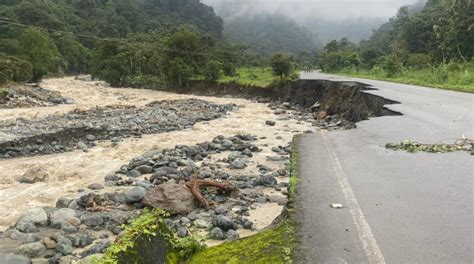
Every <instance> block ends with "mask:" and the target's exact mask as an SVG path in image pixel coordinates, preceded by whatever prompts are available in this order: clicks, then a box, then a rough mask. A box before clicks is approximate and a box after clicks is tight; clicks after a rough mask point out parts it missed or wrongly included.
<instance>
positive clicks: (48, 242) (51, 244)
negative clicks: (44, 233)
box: [43, 237, 56, 249]
mask: <svg viewBox="0 0 474 264" xmlns="http://www.w3.org/2000/svg"><path fill="white" fill-rule="evenodd" d="M43 244H44V245H45V247H46V248H47V249H54V248H56V241H54V240H52V239H51V238H49V237H45V238H43Z"/></svg>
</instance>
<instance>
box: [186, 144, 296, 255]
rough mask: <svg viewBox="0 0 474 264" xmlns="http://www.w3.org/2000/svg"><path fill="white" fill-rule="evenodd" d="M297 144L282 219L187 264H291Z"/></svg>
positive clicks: (202, 252) (204, 252)
mask: <svg viewBox="0 0 474 264" xmlns="http://www.w3.org/2000/svg"><path fill="white" fill-rule="evenodd" d="M297 141H298V138H297V137H295V138H294V140H293V148H292V154H291V159H290V171H291V177H290V186H289V196H290V199H289V200H290V202H289V205H288V207H287V214H285V219H284V220H283V221H282V222H281V223H280V224H278V225H277V226H275V227H272V228H270V229H268V230H265V231H262V232H260V233H258V234H256V235H253V236H250V237H246V238H243V239H240V240H237V241H233V242H228V243H224V244H222V245H219V246H216V247H211V248H207V249H205V250H203V251H201V252H199V253H197V254H196V255H194V256H193V257H192V258H191V260H190V261H189V262H187V263H188V264H201V263H206V264H237V263H238V264H245V263H249V264H250V263H251V264H267V263H272V264H283V263H285V264H286V263H292V262H293V261H292V260H293V251H294V244H295V232H296V223H295V219H294V204H295V199H296V191H297V185H298V176H297V162H298V155H297V148H296V142H297Z"/></svg>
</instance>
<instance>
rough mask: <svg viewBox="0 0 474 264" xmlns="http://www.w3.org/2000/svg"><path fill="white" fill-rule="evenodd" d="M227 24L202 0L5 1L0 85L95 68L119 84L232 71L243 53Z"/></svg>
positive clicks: (0, 11) (0, 18) (0, 20)
mask: <svg viewBox="0 0 474 264" xmlns="http://www.w3.org/2000/svg"><path fill="white" fill-rule="evenodd" d="M27 25H28V26H27ZM32 26H36V27H32ZM222 27H223V21H222V19H221V18H219V17H218V16H216V15H215V13H214V11H213V9H212V8H210V7H208V6H206V5H204V4H202V3H200V1H199V0H141V1H135V0H55V1H52V0H8V1H1V2H0V40H1V41H0V83H2V82H8V81H27V80H33V81H37V80H39V79H41V78H42V77H43V76H45V75H51V74H62V73H65V74H75V73H84V72H92V73H93V74H94V75H96V76H99V77H102V78H104V79H106V80H108V81H110V82H111V83H112V84H114V85H126V84H127V85H142V84H150V85H159V84H163V82H164V80H168V81H169V82H182V81H183V80H185V79H187V78H188V77H189V76H190V75H194V74H200V75H204V76H208V77H210V78H215V74H216V71H220V70H221V68H223V69H224V70H225V72H227V73H229V74H232V72H233V71H234V69H233V66H232V65H230V63H233V62H234V61H235V59H234V56H235V55H236V54H238V53H239V52H240V51H239V50H238V49H236V48H234V47H232V46H230V45H228V44H227V43H225V42H224V41H223V39H222ZM46 29H48V30H46ZM68 32H70V33H68ZM195 51H199V54H194V55H193V54H190V52H195ZM198 64H199V65H198ZM204 66H205V67H204Z"/></svg>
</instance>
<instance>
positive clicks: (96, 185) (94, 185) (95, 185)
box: [87, 183, 104, 190]
mask: <svg viewBox="0 0 474 264" xmlns="http://www.w3.org/2000/svg"><path fill="white" fill-rule="evenodd" d="M87 188H88V189H90V190H102V189H104V185H102V184H100V183H91V184H89V185H87Z"/></svg>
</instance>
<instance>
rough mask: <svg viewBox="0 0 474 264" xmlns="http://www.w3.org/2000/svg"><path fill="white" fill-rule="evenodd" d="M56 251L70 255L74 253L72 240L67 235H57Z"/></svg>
mask: <svg viewBox="0 0 474 264" xmlns="http://www.w3.org/2000/svg"><path fill="white" fill-rule="evenodd" d="M56 243H57V244H56V248H55V249H56V251H57V252H58V253H61V254H63V255H69V254H71V253H72V249H73V248H72V242H71V240H69V238H67V237H65V236H57V237H56Z"/></svg>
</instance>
